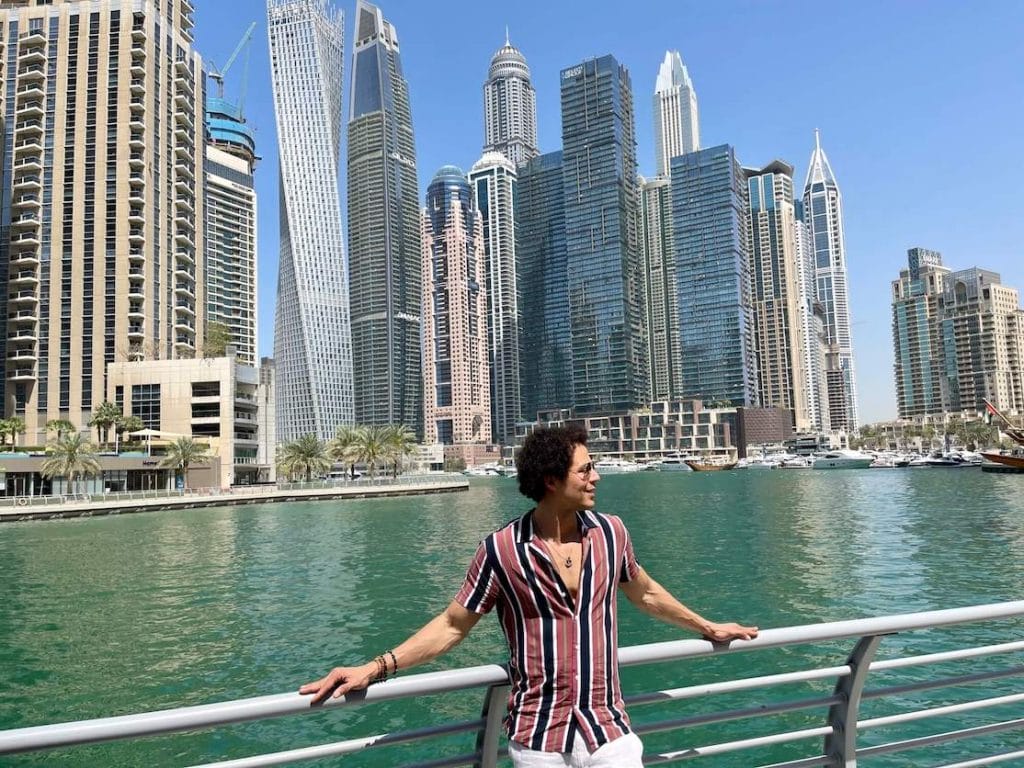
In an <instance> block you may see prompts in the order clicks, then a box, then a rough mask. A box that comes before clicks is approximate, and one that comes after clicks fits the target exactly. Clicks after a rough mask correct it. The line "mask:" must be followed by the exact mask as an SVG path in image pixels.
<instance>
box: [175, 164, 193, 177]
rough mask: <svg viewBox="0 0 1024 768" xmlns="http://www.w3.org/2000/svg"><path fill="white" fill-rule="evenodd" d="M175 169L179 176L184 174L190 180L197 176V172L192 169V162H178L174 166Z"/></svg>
mask: <svg viewBox="0 0 1024 768" xmlns="http://www.w3.org/2000/svg"><path fill="white" fill-rule="evenodd" d="M174 170H175V173H177V174H178V176H184V177H185V178H187V179H189V180H190V181H195V178H196V176H195V173H194V172H193V171H192V165H191V164H190V163H182V162H179V163H176V164H175V166H174Z"/></svg>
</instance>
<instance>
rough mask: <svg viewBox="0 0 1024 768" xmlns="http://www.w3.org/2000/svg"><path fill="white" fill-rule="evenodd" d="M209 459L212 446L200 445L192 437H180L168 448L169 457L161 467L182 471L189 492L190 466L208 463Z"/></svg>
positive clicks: (165, 458)
mask: <svg viewBox="0 0 1024 768" xmlns="http://www.w3.org/2000/svg"><path fill="white" fill-rule="evenodd" d="M209 458H210V446H208V445H207V444H206V443H198V442H196V441H195V440H193V439H192V438H191V437H179V438H178V439H177V440H175V441H174V442H173V443H171V444H170V445H168V446H167V455H166V456H165V457H164V460H163V461H162V462H161V463H160V465H161V466H163V467H175V468H177V469H180V470H181V475H182V478H183V479H184V487H185V490H186V491H187V490H188V468H189V465H191V464H198V463H201V462H204V461H207V460H209Z"/></svg>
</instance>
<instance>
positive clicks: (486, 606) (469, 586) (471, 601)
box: [455, 539, 499, 614]
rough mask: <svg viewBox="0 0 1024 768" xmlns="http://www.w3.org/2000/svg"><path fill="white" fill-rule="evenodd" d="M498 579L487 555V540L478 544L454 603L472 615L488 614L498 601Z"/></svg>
mask: <svg viewBox="0 0 1024 768" xmlns="http://www.w3.org/2000/svg"><path fill="white" fill-rule="evenodd" d="M498 592H499V587H498V579H497V578H496V577H495V575H494V568H493V567H492V566H491V561H490V557H489V556H488V554H487V540H486V539H485V540H484V541H482V542H480V546H479V547H477V550H476V554H475V555H474V556H473V562H471V563H470V564H469V570H468V571H466V580H465V581H464V582H463V583H462V588H461V589H460V590H459V592H458V594H457V595H455V602H457V603H458V604H459V605H461V606H462V607H463V608H465V609H467V610H470V611H473V613H481V614H482V613H488V612H489V611H490V610H491V609H492V608H493V607H494V603H495V602H496V601H497V599H498Z"/></svg>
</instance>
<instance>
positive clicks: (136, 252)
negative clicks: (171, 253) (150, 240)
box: [128, 248, 146, 263]
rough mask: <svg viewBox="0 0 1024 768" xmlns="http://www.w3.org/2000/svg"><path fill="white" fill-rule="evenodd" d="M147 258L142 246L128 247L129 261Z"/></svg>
mask: <svg viewBox="0 0 1024 768" xmlns="http://www.w3.org/2000/svg"><path fill="white" fill-rule="evenodd" d="M145 260H146V254H145V253H143V252H142V249H141V248H129V249H128V262H129V263H132V262H140V261H145Z"/></svg>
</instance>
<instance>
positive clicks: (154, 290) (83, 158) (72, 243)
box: [0, 0, 205, 445]
mask: <svg viewBox="0 0 1024 768" xmlns="http://www.w3.org/2000/svg"><path fill="white" fill-rule="evenodd" d="M192 12H193V11H192V3H191V2H189V0H166V1H165V2H162V3H135V4H131V3H125V2H121V0H90V2H72V1H70V0H65V1H64V2H61V0H57V1H56V2H48V3H29V2H5V3H3V4H2V5H0V29H2V30H3V33H2V34H3V52H4V55H3V57H2V61H0V82H3V83H4V85H5V87H4V92H5V97H6V98H5V99H4V100H3V102H2V109H3V114H4V120H3V124H4V126H5V129H4V130H5V136H4V139H5V151H4V153H3V156H2V161H3V175H2V178H3V190H2V192H0V195H2V197H3V199H4V207H3V216H4V219H3V221H2V222H0V264H3V270H4V276H5V279H4V281H3V284H2V285H3V290H2V291H0V294H2V295H0V313H2V316H3V317H4V319H5V323H6V329H5V332H3V333H0V345H2V351H3V355H4V358H5V370H4V376H3V377H2V387H3V393H2V394H3V403H4V413H5V415H7V416H18V417H20V418H22V419H24V421H25V425H26V430H27V434H26V436H25V438H24V439H25V440H26V441H28V442H29V443H30V444H34V445H40V444H42V443H44V442H45V441H46V437H47V435H46V422H47V421H49V420H51V419H67V420H69V421H71V422H72V423H73V424H74V425H75V427H76V429H78V428H84V427H85V426H86V425H87V424H88V422H89V420H90V418H91V416H92V412H93V410H94V409H95V408H96V407H97V406H98V405H99V404H100V403H101V402H103V400H104V399H105V398H106V392H107V386H106V384H107V380H106V377H107V366H108V364H109V363H114V362H119V361H127V360H151V359H162V360H174V359H179V358H186V357H193V356H194V355H195V353H196V350H197V349H200V348H202V345H203V323H204V314H205V311H204V309H205V297H204V274H203V266H204V265H203V259H202V258H199V257H198V256H197V254H202V253H204V249H205V246H204V243H203V225H202V223H203V221H204V215H205V214H204V210H203V206H204V196H203V194H202V187H203V173H202V167H203V152H202V147H203V143H204V142H203V134H204V128H203V119H202V117H203V114H202V105H203V103H204V93H203V91H204V83H203V78H202V62H201V59H200V57H199V55H198V54H197V53H196V52H195V51H194V50H193V48H192V26H193V19H192ZM197 148H198V149H197Z"/></svg>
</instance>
